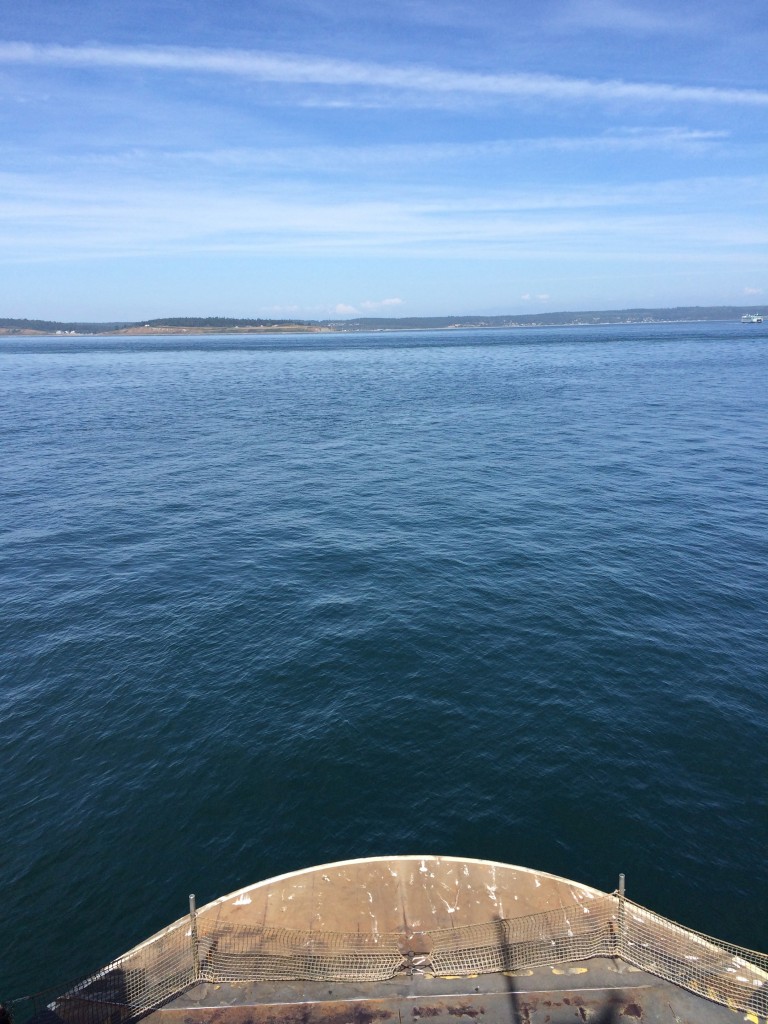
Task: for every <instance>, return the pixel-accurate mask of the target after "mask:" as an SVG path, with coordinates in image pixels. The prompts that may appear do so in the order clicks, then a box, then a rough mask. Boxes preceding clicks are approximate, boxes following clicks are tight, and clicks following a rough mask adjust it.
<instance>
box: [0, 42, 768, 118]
mask: <svg viewBox="0 0 768 1024" xmlns="http://www.w3.org/2000/svg"><path fill="white" fill-rule="evenodd" d="M0 63H3V64H29V65H33V66H50V67H78V68H82V67H85V68H111V69H121V68H125V69H143V70H153V71H168V72H173V71H185V72H190V71H192V72H200V73H211V74H218V75H226V76H234V77H240V78H243V77H245V78H250V79H252V80H256V81H262V82H271V83H280V84H285V85H308V86H312V85H314V86H340V87H349V86H355V87H363V88H371V87H372V88H386V89H390V90H399V91H406V92H419V93H422V94H445V93H460V94H464V95H474V96H486V97H492V96H496V97H507V98H517V99H546V100H561V101H570V102H579V101H582V102H584V101H593V102H594V101H598V102H615V101H624V102H627V101H628V102H643V103H647V102H651V103H709V104H732V105H742V106H758V107H763V106H768V92H766V91H762V90H757V89H724V88H718V87H713V86H698V85H696V86H682V85H672V84H665V83H653V82H650V83H649V82H625V81H622V80H620V79H610V80H605V81H596V80H591V79H583V78H567V77H562V76H557V75H546V74H527V73H519V74H498V75H489V74H480V73H477V72H465V71H451V70H448V71H446V70H441V69H439V68H430V67H388V66H386V65H382V64H375V63H363V62H356V61H347V60H323V59H321V60H318V59H313V58H310V57H305V56H292V55H285V54H272V53H261V52H258V51H249V50H211V49H204V48H201V49H192V48H185V47H168V48H166V47H128V46H60V45H36V44H32V43H21V42H17V43H2V44H0Z"/></svg>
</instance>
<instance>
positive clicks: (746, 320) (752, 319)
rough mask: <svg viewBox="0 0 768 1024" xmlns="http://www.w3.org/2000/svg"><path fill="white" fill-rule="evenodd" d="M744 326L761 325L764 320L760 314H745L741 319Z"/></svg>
mask: <svg viewBox="0 0 768 1024" xmlns="http://www.w3.org/2000/svg"><path fill="white" fill-rule="evenodd" d="M741 322H742V323H743V324H761V323H762V322H763V318H762V316H761V314H760V313H745V314H744V316H743V317H742V318H741Z"/></svg>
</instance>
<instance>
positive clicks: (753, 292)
mask: <svg viewBox="0 0 768 1024" xmlns="http://www.w3.org/2000/svg"><path fill="white" fill-rule="evenodd" d="M742 291H743V292H744V294H745V295H762V294H763V292H764V289H763V288H750V287H748V286H747V287H745V288H743V289H742Z"/></svg>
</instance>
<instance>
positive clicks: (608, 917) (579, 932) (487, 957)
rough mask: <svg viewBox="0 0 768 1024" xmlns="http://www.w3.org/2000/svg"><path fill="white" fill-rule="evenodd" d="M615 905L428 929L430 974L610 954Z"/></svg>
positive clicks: (604, 903)
mask: <svg viewBox="0 0 768 1024" xmlns="http://www.w3.org/2000/svg"><path fill="white" fill-rule="evenodd" d="M585 911H586V912H585ZM616 920H617V916H616V904H615V902H614V901H613V900H612V899H610V898H606V899H605V900H599V901H598V900H593V901H590V904H589V907H587V908H585V907H582V906H574V907H572V908H569V909H568V910H564V909H561V908H559V909H557V910H549V911H546V912H545V913H543V914H530V915H528V916H527V917H517V918H507V919H503V920H499V921H494V922H492V923H490V924H482V925H469V926H467V927H465V928H452V929H445V930H441V931H434V932H430V937H431V938H432V941H433V943H434V946H433V952H432V957H431V960H432V969H433V971H434V972H435V974H439V975H446V974H449V975H450V974H487V973H492V972H494V971H505V970H520V969H522V968H524V967H546V966H548V965H550V964H559V963H564V962H566V961H568V960H587V959H589V958H590V957H593V956H615V954H616Z"/></svg>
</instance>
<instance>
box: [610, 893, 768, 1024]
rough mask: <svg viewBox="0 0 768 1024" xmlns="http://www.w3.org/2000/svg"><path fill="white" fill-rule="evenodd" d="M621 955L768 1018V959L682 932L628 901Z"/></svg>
mask: <svg viewBox="0 0 768 1024" xmlns="http://www.w3.org/2000/svg"><path fill="white" fill-rule="evenodd" d="M619 929H620V945H619V948H620V955H621V957H622V959H623V960H626V961H627V963H630V964H634V966H635V967H640V968H642V969H643V970H645V971H648V973H649V974H654V975H656V977H658V978H664V979H665V980H666V981H671V982H673V983H674V984H675V985H680V986H681V987H682V988H686V989H688V990H689V991H690V992H695V993H696V994H697V995H701V996H704V997H705V998H707V999H712V1000H713V1001H714V1002H716V1003H722V1004H723V1005H725V1006H729V1007H731V1009H734V1010H746V1011H748V1012H749V1011H751V1012H752V1013H755V1014H756V1015H757V1016H759V1017H768V956H766V955H765V954H764V953H755V952H753V951H752V950H748V949H743V948H742V947H740V946H733V945H731V944H730V943H727V942H720V941H719V940H718V939H713V938H710V937H709V936H708V935H702V934H701V933H700V932H692V931H690V930H689V929H687V928H681V927H680V925H677V924H675V923H674V922H673V921H668V920H667V919H666V918H664V917H660V916H659V915H658V914H654V913H653V912H652V911H650V910H646V909H645V908H644V907H641V906H639V905H638V904H637V903H632V901H631V900H626V901H625V907H624V910H623V912H622V913H621V915H620V920H619Z"/></svg>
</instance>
